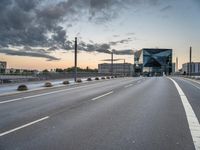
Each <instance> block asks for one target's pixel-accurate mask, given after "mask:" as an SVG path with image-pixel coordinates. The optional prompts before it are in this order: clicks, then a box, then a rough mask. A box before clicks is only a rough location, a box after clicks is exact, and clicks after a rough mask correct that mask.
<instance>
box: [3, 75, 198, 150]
mask: <svg viewBox="0 0 200 150" xmlns="http://www.w3.org/2000/svg"><path fill="white" fill-rule="evenodd" d="M0 118H1V119H0V150H200V125H199V122H200V84H199V83H197V82H193V81H191V80H187V79H184V78H178V77H170V78H168V77H149V78H145V77H138V78H117V79H110V80H100V81H94V82H88V83H82V84H77V85H72V86H64V87H57V88H51V89H44V90H37V91H31V92H23V93H19V94H10V95H4V96H0Z"/></svg>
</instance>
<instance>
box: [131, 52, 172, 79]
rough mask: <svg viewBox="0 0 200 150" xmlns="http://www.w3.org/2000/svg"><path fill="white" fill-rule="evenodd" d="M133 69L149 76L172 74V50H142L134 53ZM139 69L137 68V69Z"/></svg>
mask: <svg viewBox="0 0 200 150" xmlns="http://www.w3.org/2000/svg"><path fill="white" fill-rule="evenodd" d="M134 60H135V68H136V70H137V71H140V73H141V74H146V75H150V76H154V75H163V74H166V75H169V74H171V73H172V49H147V48H145V49H142V50H140V51H138V52H136V55H135V59H134ZM138 67H139V68H138Z"/></svg>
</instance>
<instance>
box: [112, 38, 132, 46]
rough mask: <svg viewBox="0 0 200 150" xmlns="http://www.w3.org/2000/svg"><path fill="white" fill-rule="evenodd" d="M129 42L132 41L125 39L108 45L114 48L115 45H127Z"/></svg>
mask: <svg viewBox="0 0 200 150" xmlns="http://www.w3.org/2000/svg"><path fill="white" fill-rule="evenodd" d="M130 41H132V39H131V38H127V39H123V40H119V41H112V42H109V44H110V45H113V46H114V45H117V44H127V43H129V42H130Z"/></svg>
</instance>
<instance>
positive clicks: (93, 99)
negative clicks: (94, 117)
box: [92, 91, 113, 101]
mask: <svg viewBox="0 0 200 150" xmlns="http://www.w3.org/2000/svg"><path fill="white" fill-rule="evenodd" d="M112 93H113V91H110V92H108V93H106V94H103V95H100V96H97V97H95V98H93V99H92V100H93V101H94V100H97V99H99V98H102V97H104V96H107V95H110V94H112Z"/></svg>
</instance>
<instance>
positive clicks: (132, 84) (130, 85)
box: [124, 84, 133, 88]
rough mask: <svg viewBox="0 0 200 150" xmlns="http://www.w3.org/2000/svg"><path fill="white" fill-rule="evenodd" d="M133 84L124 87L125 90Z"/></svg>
mask: <svg viewBox="0 0 200 150" xmlns="http://www.w3.org/2000/svg"><path fill="white" fill-rule="evenodd" d="M132 85H133V84H129V85H126V86H124V87H125V88H128V87H130V86H132Z"/></svg>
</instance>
